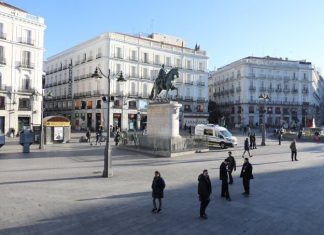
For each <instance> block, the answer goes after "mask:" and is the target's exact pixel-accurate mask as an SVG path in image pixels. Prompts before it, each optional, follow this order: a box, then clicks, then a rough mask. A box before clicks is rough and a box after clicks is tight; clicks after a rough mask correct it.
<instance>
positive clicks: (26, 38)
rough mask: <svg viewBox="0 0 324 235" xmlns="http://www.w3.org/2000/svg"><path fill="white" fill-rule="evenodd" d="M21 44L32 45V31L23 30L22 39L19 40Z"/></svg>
mask: <svg viewBox="0 0 324 235" xmlns="http://www.w3.org/2000/svg"><path fill="white" fill-rule="evenodd" d="M20 42H22V43H26V44H29V45H34V42H33V40H32V31H31V30H29V29H25V30H24V31H23V38H22V39H21V40H20Z"/></svg>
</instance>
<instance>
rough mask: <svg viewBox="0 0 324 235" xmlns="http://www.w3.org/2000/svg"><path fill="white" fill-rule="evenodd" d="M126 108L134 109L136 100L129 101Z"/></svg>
mask: <svg viewBox="0 0 324 235" xmlns="http://www.w3.org/2000/svg"><path fill="white" fill-rule="evenodd" d="M128 108H130V109H136V101H129V102H128Z"/></svg>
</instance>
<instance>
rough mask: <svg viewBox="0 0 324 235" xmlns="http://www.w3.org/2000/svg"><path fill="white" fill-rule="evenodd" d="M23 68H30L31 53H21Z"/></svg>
mask: <svg viewBox="0 0 324 235" xmlns="http://www.w3.org/2000/svg"><path fill="white" fill-rule="evenodd" d="M21 63H22V66H23V67H28V68H29V67H31V52H30V51H23V53H22V60H21Z"/></svg>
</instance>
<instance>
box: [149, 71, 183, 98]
mask: <svg viewBox="0 0 324 235" xmlns="http://www.w3.org/2000/svg"><path fill="white" fill-rule="evenodd" d="M178 77H179V71H178V68H172V69H171V70H170V71H169V72H168V73H167V74H166V76H165V80H164V81H163V79H161V78H157V79H155V81H154V84H153V88H152V91H151V95H150V99H151V100H155V99H156V98H157V96H158V95H159V94H160V93H161V91H163V90H166V94H165V99H168V93H169V90H171V91H173V90H176V91H177V95H176V97H178V88H177V87H175V86H174V85H173V84H172V81H173V80H174V79H175V78H178Z"/></svg>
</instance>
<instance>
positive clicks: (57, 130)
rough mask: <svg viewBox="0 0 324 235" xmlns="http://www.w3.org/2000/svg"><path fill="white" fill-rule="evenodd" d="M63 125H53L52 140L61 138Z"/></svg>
mask: <svg viewBox="0 0 324 235" xmlns="http://www.w3.org/2000/svg"><path fill="white" fill-rule="evenodd" d="M63 137H64V136H63V127H57V126H56V127H54V140H63Z"/></svg>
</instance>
